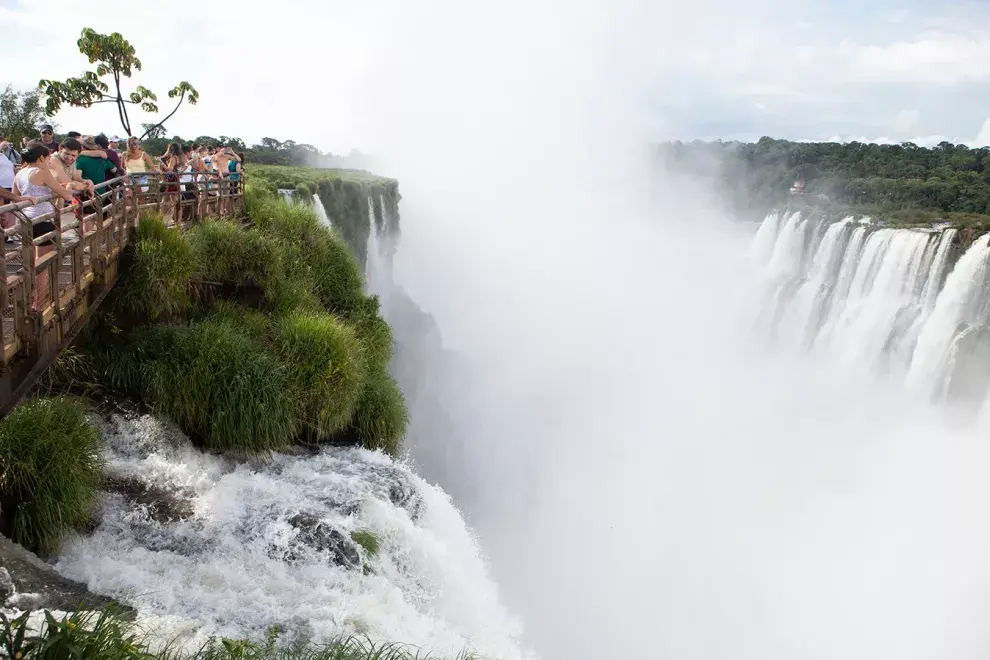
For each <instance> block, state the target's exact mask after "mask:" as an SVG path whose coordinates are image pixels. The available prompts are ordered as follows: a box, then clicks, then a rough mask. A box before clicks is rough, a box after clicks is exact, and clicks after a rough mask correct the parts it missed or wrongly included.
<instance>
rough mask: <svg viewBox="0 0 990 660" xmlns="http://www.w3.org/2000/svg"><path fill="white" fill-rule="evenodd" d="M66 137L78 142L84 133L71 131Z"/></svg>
mask: <svg viewBox="0 0 990 660" xmlns="http://www.w3.org/2000/svg"><path fill="white" fill-rule="evenodd" d="M65 137H67V138H72V139H73V140H78V139H79V138H81V137H82V133H80V132H79V131H69V132H68V133H66V134H65Z"/></svg>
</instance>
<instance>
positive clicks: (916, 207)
mask: <svg viewBox="0 0 990 660" xmlns="http://www.w3.org/2000/svg"><path fill="white" fill-rule="evenodd" d="M657 153H658V156H659V158H660V159H661V162H662V163H664V164H665V165H667V166H673V167H676V168H677V169H678V170H679V171H686V172H688V173H690V174H692V175H695V176H698V177H701V178H704V179H706V180H708V181H710V182H711V183H712V185H713V186H714V187H715V189H716V190H717V191H718V193H719V194H720V195H721V196H723V197H724V199H725V200H726V202H727V203H728V204H729V205H730V206H731V207H732V208H733V209H734V210H736V211H740V212H753V213H763V212H766V210H768V209H769V208H772V207H775V206H781V205H785V204H794V203H800V204H811V205H815V206H823V207H827V208H830V209H833V210H849V211H853V212H861V213H866V214H870V215H874V216H879V217H889V219H891V220H892V221H901V222H926V221H933V220H938V219H945V220H950V221H954V222H959V223H961V224H986V223H987V222H990V148H988V147H980V148H970V147H967V146H966V145H964V144H952V143H951V142H941V143H939V144H938V145H937V146H934V147H931V148H926V147H920V146H918V145H916V144H913V143H910V142H905V143H902V144H864V143H862V142H848V143H844V144H843V143H837V142H791V141H789V140H777V139H774V138H770V137H762V138H760V139H759V140H758V141H757V142H755V143H746V142H722V141H715V142H702V141H694V142H667V143H663V144H660V145H658V146H657ZM796 181H802V182H804V185H805V193H804V194H803V195H800V196H797V195H792V194H791V193H790V188H791V186H792V185H793V184H794V182H796Z"/></svg>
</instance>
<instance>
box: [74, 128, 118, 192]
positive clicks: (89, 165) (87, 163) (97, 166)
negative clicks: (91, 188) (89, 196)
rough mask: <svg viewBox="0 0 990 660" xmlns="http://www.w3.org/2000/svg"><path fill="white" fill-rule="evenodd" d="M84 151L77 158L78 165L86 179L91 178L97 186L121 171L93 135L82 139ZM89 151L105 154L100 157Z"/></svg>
mask: <svg viewBox="0 0 990 660" xmlns="http://www.w3.org/2000/svg"><path fill="white" fill-rule="evenodd" d="M81 142H82V147H83V152H82V153H81V154H80V156H79V158H78V159H76V167H78V168H79V171H80V172H82V176H83V178H84V179H89V180H90V181H92V182H93V183H94V184H95V185H96V186H99V185H100V184H101V183H103V182H105V181H106V180H107V179H112V178H113V177H115V176H117V174H118V173H121V172H120V170H119V169H118V168H117V166H116V165H114V164H113V161H112V160H110V158H109V156H108V154H107V153H106V152H105V151H103V150H102V149H100V146H99V145H98V144H96V141H95V140H94V139H93V136H91V135H85V136H83V138H82V140H81ZM89 152H97V153H99V154H101V155H103V156H104V158H100V157H98V156H94V155H90V153H89Z"/></svg>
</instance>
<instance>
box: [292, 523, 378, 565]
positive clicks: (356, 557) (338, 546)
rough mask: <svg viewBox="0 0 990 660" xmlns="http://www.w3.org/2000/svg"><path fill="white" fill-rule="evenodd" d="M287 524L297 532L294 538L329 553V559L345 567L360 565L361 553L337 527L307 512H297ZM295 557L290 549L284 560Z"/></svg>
mask: <svg viewBox="0 0 990 660" xmlns="http://www.w3.org/2000/svg"><path fill="white" fill-rule="evenodd" d="M288 522H289V524H290V525H292V526H293V527H295V528H296V529H297V530H298V531H299V533H298V534H297V535H296V540H297V541H298V542H299V543H303V544H305V545H308V546H310V547H312V548H314V549H316V550H319V551H321V552H326V553H328V554H329V555H330V561H331V562H332V563H334V564H337V565H338V566H343V567H345V568H357V567H358V566H360V565H361V555H360V553H359V552H358V549H357V545H356V544H355V543H354V542H353V541H352V540H351V539H350V538H349V537H348V536H347V535H346V534H344V533H343V532H341V531H340V530H339V529H337V528H336V527H334V526H333V525H330V524H329V523H326V522H324V521H322V520H320V519H319V518H317V517H316V516H314V515H312V514H308V513H297V514H296V515H294V516H292V517H291V518H289V521H288ZM295 559H297V555H296V553H295V552H293V551H292V550H290V551H289V553H288V555H287V556H286V561H293V560H295Z"/></svg>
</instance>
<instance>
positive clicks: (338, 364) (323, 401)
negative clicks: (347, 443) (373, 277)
mask: <svg viewBox="0 0 990 660" xmlns="http://www.w3.org/2000/svg"><path fill="white" fill-rule="evenodd" d="M276 345H277V350H278V353H279V356H280V358H281V362H282V364H283V366H284V367H285V369H286V375H287V379H288V385H289V388H290V391H291V396H292V398H293V400H294V401H295V402H296V417H297V419H298V420H299V421H300V426H301V427H302V428H301V429H300V431H301V432H302V433H303V434H304V435H305V436H306V437H307V438H309V439H311V440H321V439H327V438H329V437H330V436H331V435H332V434H334V433H336V432H338V431H340V430H342V429H344V428H345V427H346V426H347V424H348V423H349V422H350V420H351V418H352V416H353V415H354V410H355V408H356V407H357V403H358V398H359V397H360V395H361V390H362V387H363V385H364V361H363V358H362V355H361V347H360V344H359V343H358V340H357V337H355V335H354V331H353V330H352V329H351V328H349V327H348V326H346V325H344V324H343V323H341V322H340V321H338V320H337V319H336V318H334V317H333V316H330V315H329V314H325V313H317V314H311V313H309V314H308V313H303V314H293V315H291V316H289V317H288V318H286V319H284V320H283V321H282V322H281V323H280V324H279V327H278V331H277V333H276Z"/></svg>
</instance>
